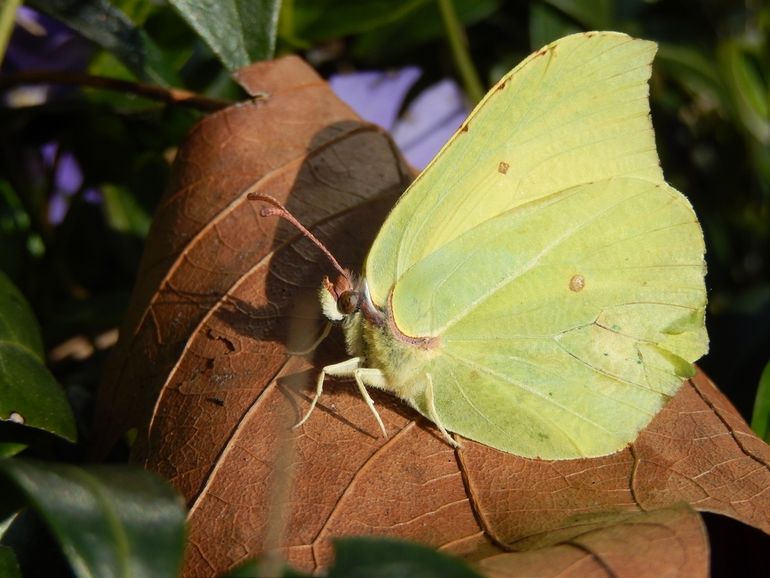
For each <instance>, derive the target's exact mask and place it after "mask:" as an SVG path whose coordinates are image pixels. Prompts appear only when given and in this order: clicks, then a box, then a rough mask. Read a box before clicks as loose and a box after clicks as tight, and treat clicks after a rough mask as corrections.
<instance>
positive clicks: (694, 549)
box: [478, 505, 709, 578]
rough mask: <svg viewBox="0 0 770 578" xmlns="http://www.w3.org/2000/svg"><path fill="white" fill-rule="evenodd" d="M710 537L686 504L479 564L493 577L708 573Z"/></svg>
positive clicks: (632, 577) (658, 577)
mask: <svg viewBox="0 0 770 578" xmlns="http://www.w3.org/2000/svg"><path fill="white" fill-rule="evenodd" d="M708 554H709V552H708V539H707V537H706V530H705V528H704V527H703V522H702V520H701V518H700V516H699V515H698V514H697V513H696V512H695V511H694V510H692V509H691V508H689V507H688V506H686V505H679V506H674V507H672V508H667V509H664V510H655V511H652V512H645V513H641V514H630V515H626V516H621V517H619V519H618V520H617V521H616V522H615V523H614V524H609V525H606V526H602V527H599V528H596V529H594V530H587V531H585V532H581V533H580V534H578V535H576V536H575V537H574V538H572V539H571V540H568V541H565V542H562V543H559V544H557V545H555V546H550V547H546V548H540V549H537V550H530V551H526V552H515V553H506V554H498V555H497V556H490V557H489V558H486V559H484V560H481V561H480V562H479V563H478V565H479V567H480V568H481V570H482V571H483V572H484V573H485V574H486V576H488V578H520V577H525V576H538V577H540V578H550V577H553V578H556V577H559V578H570V577H578V576H579V577H580V578H588V577H596V578H623V577H628V578H662V577H663V576H686V577H688V578H702V577H706V576H708Z"/></svg>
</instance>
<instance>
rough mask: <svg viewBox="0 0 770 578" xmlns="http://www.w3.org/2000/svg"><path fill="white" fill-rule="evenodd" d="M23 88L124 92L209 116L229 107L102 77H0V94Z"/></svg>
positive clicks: (39, 73)
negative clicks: (56, 86) (44, 86)
mask: <svg viewBox="0 0 770 578" xmlns="http://www.w3.org/2000/svg"><path fill="white" fill-rule="evenodd" d="M25 84H59V85H65V86H88V87H91V88H101V89H103V90H114V91H117V92H128V93H131V94H136V95H139V96H142V97H144V98H149V99H152V100H158V101H161V102H165V103H167V104H176V105H179V106H188V107H190V108H197V109H198V110H203V111H206V112H212V111H215V110H219V109H222V108H225V107H227V106H230V105H231V104H233V103H232V102H231V101H228V100H220V99H217V98H209V97H207V96H201V95H199V94H196V93H194V92H190V91H188V90H182V89H179V88H166V87H163V86H157V85H154V84H143V83H140V82H132V81H129V80H119V79H117V78H108V77H105V76H94V75H92V74H85V73H82V72H61V71H57V70H25V71H23V72H14V73H11V74H4V75H2V76H0V90H8V89H10V88H15V87H17V86H22V85H25Z"/></svg>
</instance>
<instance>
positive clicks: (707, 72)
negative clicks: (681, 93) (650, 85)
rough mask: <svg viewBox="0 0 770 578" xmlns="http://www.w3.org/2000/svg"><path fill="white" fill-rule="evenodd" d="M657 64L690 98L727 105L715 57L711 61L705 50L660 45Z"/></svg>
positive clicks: (666, 44)
mask: <svg viewBox="0 0 770 578" xmlns="http://www.w3.org/2000/svg"><path fill="white" fill-rule="evenodd" d="M655 64H656V66H660V70H663V71H665V73H666V76H668V77H669V78H671V79H672V80H673V81H675V82H678V83H680V84H681V85H682V86H683V87H684V88H685V89H686V90H687V91H688V92H689V93H690V94H692V95H695V96H697V97H698V98H703V97H704V96H705V95H708V96H709V97H711V98H712V99H715V100H716V101H717V102H718V104H719V106H720V107H721V106H723V105H724V98H725V94H724V84H723V83H722V80H721V78H720V77H719V74H718V73H717V70H716V67H715V66H714V59H713V57H712V58H709V57H708V56H707V55H706V54H704V53H703V51H702V50H697V49H696V48H694V47H692V46H686V45H678V44H669V43H666V42H661V43H659V44H658V53H657V55H656V60H655Z"/></svg>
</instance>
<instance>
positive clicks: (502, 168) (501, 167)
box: [497, 161, 511, 175]
mask: <svg viewBox="0 0 770 578" xmlns="http://www.w3.org/2000/svg"><path fill="white" fill-rule="evenodd" d="M510 168H511V165H509V164H508V163H506V162H505V161H500V164H498V165H497V172H498V173H500V174H501V175H504V174H505V173H507V172H508V169H510Z"/></svg>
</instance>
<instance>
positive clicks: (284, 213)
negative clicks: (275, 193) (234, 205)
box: [246, 193, 350, 278]
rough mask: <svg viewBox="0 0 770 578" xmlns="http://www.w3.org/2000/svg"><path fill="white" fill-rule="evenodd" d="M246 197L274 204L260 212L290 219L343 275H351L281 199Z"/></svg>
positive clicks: (264, 214) (263, 214) (260, 195)
mask: <svg viewBox="0 0 770 578" xmlns="http://www.w3.org/2000/svg"><path fill="white" fill-rule="evenodd" d="M246 198H247V199H249V200H250V201H262V202H263V203H267V204H268V205H272V206H271V207H262V209H261V210H260V211H259V214H260V215H262V216H263V217H281V218H282V219H286V220H287V221H289V222H290V223H291V224H292V225H294V226H295V227H296V228H297V229H298V230H299V232H300V233H302V234H303V235H304V236H305V237H307V238H308V239H310V240H311V241H312V242H313V244H314V245H315V246H316V247H318V248H319V249H321V251H322V252H323V254H324V255H326V256H327V257H328V259H329V261H331V263H332V265H334V268H335V269H337V271H339V272H340V274H341V275H342V276H343V277H345V278H349V277H350V274H349V273H348V272H347V271H345V269H343V268H342V266H341V265H340V264H339V263H338V262H337V259H335V258H334V255H332V254H331V253H330V252H329V249H327V248H326V246H325V245H324V244H323V243H321V241H319V240H318V239H317V238H316V236H315V235H313V233H311V232H310V231H308V230H307V228H306V227H305V226H304V225H303V224H302V223H300V222H299V221H298V220H297V219H296V217H295V216H294V215H292V214H291V213H290V212H289V210H288V209H287V208H286V207H284V206H283V205H282V204H281V203H280V202H279V201H277V200H276V199H274V198H273V197H271V196H270V195H263V194H260V193H249V194H248V195H246Z"/></svg>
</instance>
